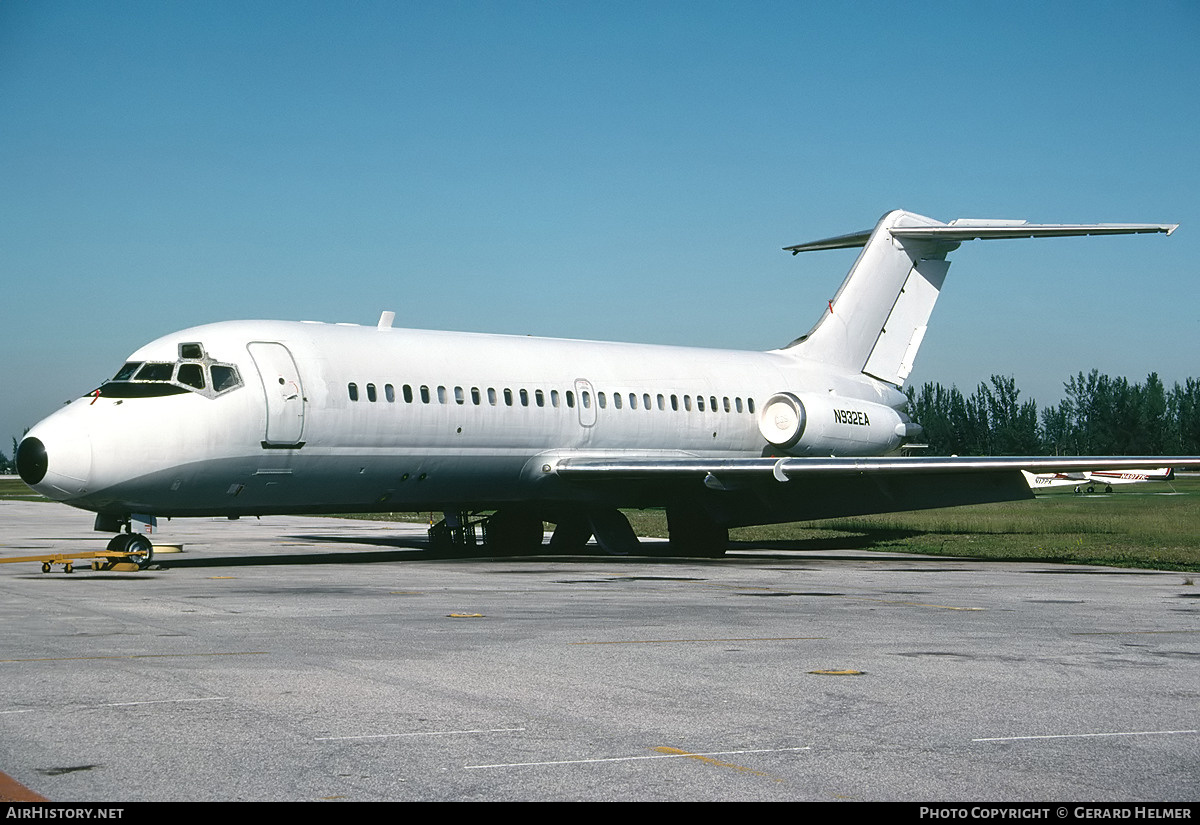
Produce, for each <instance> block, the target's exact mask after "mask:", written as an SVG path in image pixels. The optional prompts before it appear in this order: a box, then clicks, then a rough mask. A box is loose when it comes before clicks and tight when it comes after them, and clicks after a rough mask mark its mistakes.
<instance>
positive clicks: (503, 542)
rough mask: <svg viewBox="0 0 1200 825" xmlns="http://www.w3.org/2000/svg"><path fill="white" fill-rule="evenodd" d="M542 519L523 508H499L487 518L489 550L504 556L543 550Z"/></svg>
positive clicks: (535, 552) (532, 553)
mask: <svg viewBox="0 0 1200 825" xmlns="http://www.w3.org/2000/svg"><path fill="white" fill-rule="evenodd" d="M543 536H544V530H543V528H542V520H541V519H540V518H539V517H538V516H536V515H534V514H533V513H528V512H524V511H522V510H497V511H496V512H495V513H493V514H492V516H491V517H490V518H489V519H488V520H487V547H488V551H489V552H491V553H494V554H496V555H503V556H524V555H536V554H538V553H540V552H542V538H543Z"/></svg>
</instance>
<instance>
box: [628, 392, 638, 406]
mask: <svg viewBox="0 0 1200 825" xmlns="http://www.w3.org/2000/svg"><path fill="white" fill-rule="evenodd" d="M629 409H631V410H636V409H637V395H636V394H635V393H632V392H631V393H629Z"/></svg>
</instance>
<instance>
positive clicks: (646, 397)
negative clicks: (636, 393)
mask: <svg viewBox="0 0 1200 825" xmlns="http://www.w3.org/2000/svg"><path fill="white" fill-rule="evenodd" d="M659 397H660V398H661V396H659ZM642 409H643V410H652V409H654V408H653V407H651V406H650V393H648V392H644V393H642Z"/></svg>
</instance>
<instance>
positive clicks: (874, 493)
mask: <svg viewBox="0 0 1200 825" xmlns="http://www.w3.org/2000/svg"><path fill="white" fill-rule="evenodd" d="M547 458H550V457H547ZM1164 464H1165V465H1170V466H1172V467H1174V468H1176V469H1200V457H1196V456H1189V457H1170V458H1166V457H1163V456H1101V457H1096V456H1000V457H984V458H971V457H959V456H950V457H944V458H938V457H927V456H921V457H883V458H773V457H772V458H702V457H691V456H681V455H678V454H675V455H658V456H649V455H645V454H606V455H571V454H562V455H559V456H556V457H553V458H550V460H549V461H548V462H547V463H546V464H544V465H543V468H542V469H543V472H548V473H553V474H554V475H555V476H557V477H558V478H559V479H562V480H563V481H564V482H567V483H569V484H571V485H576V486H579V485H581V486H584V487H589V488H594V489H596V490H599V491H602V492H604V493H606V498H607V500H609V501H611V502H614V503H617V502H619V506H635V507H636V506H643V507H645V506H658V505H661V504H663V503H669V502H671V501H681V500H686V501H690V502H695V503H697V504H701V505H702V506H703V507H705V509H707V510H708V511H709V512H710V513H712V514H713V515H714V517H715V518H717V520H718V521H720V522H722V523H724V524H727V525H729V526H738V525H747V524H767V523H771V522H781V521H802V520H810V519H818V518H831V517H837V516H846V515H864V514H868V513H887V512H897V511H901V510H921V509H927V508H931V507H949V506H954V505H960V504H981V503H986V502H995V501H1015V500H1019V499H1027V498H1031V497H1032V496H1033V493H1032V491H1031V490H1030V488H1029V485H1028V484H1027V483H1026V481H1025V477H1024V476H1023V475H1022V472H1023V471H1024V472H1028V473H1033V474H1035V475H1037V474H1043V473H1064V474H1065V473H1082V472H1088V471H1095V470H1101V469H1103V470H1115V471H1120V470H1139V469H1146V468H1161V467H1162V466H1163V465H1164Z"/></svg>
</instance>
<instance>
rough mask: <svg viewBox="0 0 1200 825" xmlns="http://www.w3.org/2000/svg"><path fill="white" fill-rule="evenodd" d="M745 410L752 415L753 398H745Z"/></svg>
mask: <svg viewBox="0 0 1200 825" xmlns="http://www.w3.org/2000/svg"><path fill="white" fill-rule="evenodd" d="M746 411H747V412H749V413H750V414H751V415H754V399H753V398H747V399H746Z"/></svg>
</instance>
